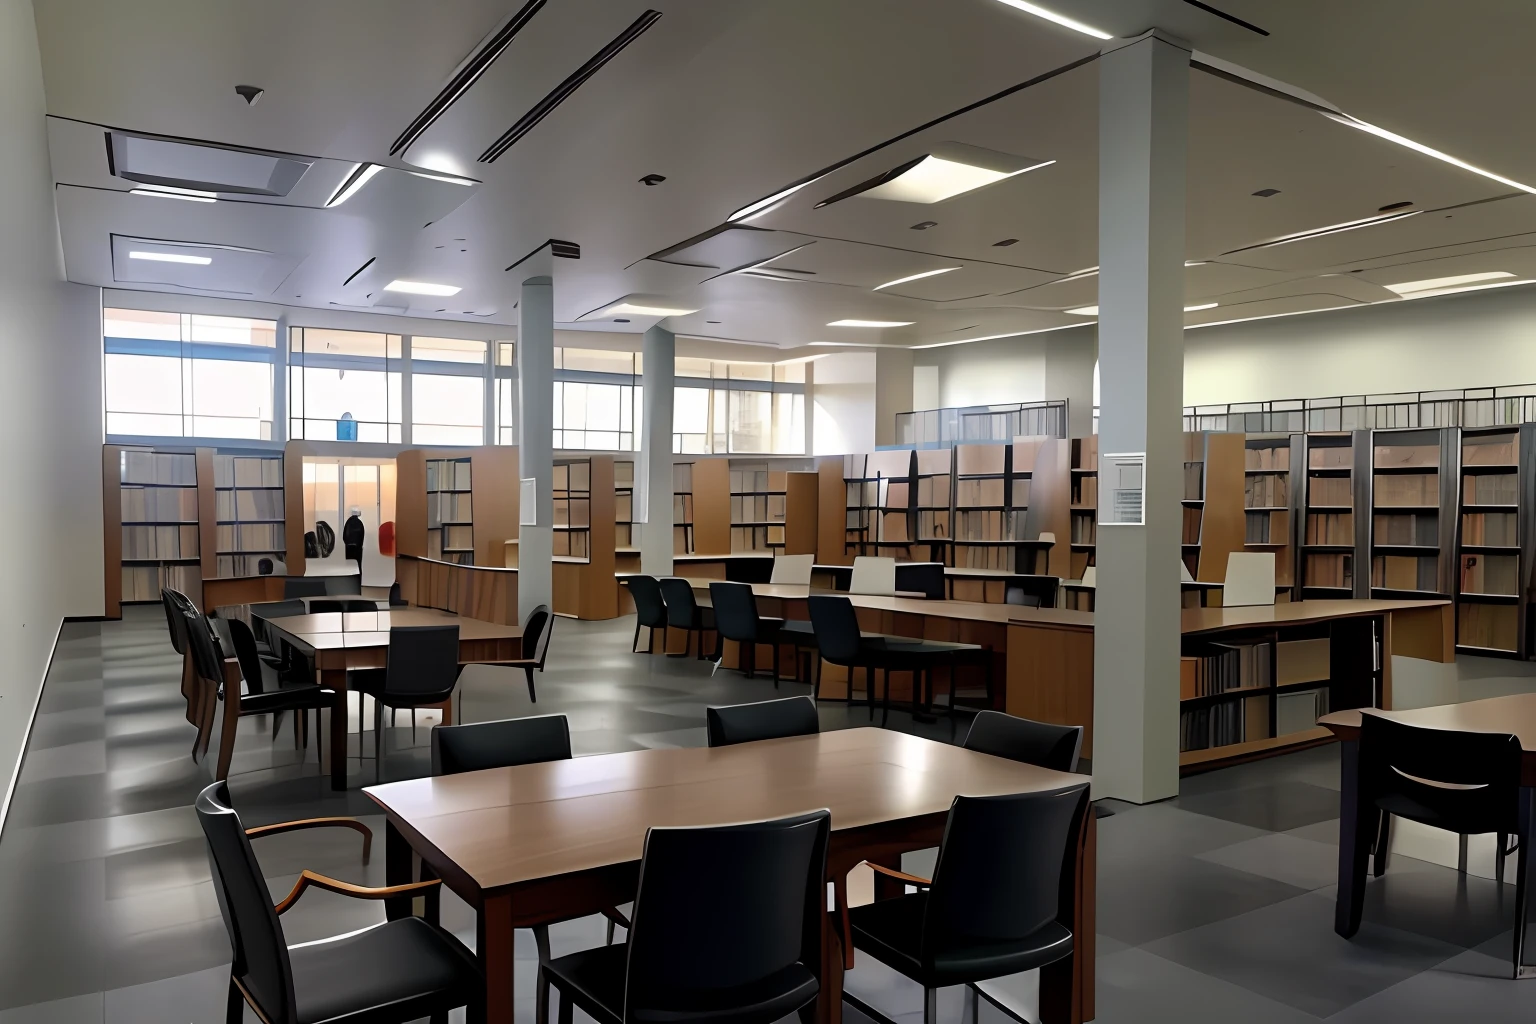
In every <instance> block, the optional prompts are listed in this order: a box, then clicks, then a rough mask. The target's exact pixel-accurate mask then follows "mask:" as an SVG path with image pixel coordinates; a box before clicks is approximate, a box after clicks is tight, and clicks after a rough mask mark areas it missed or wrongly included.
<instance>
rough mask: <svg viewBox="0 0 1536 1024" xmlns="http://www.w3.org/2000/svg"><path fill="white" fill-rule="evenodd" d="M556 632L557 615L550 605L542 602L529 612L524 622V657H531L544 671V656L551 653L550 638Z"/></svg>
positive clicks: (540, 669)
mask: <svg viewBox="0 0 1536 1024" xmlns="http://www.w3.org/2000/svg"><path fill="white" fill-rule="evenodd" d="M554 634H555V617H554V615H553V614H552V613H551V612H550V610H549V605H547V604H541V605H539V606H538V607H537V608H535V609H534V610H533V611H531V612H529V613H528V621H526V622H524V623H523V657H524V658H526V659H531V660H532V661H533V662H534V663H535V664H536V665H538V666H539V671H540V672H542V671H544V658H545V656H546V655H548V654H549V638H550V637H552V636H554Z"/></svg>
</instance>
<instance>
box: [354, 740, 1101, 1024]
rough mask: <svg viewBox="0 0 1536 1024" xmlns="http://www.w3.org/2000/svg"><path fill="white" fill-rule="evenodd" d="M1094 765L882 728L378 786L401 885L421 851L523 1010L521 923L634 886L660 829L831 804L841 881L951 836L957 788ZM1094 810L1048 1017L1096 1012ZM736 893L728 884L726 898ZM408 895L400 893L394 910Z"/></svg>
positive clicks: (1072, 780)
mask: <svg viewBox="0 0 1536 1024" xmlns="http://www.w3.org/2000/svg"><path fill="white" fill-rule="evenodd" d="M1085 781H1087V777H1086V776H1083V775H1069V774H1065V773H1062V772H1053V771H1049V770H1047V769H1044V768H1036V767H1034V766H1032V765H1025V764H1020V763H1018V762H1014V761H1007V760H1004V759H1002V758H997V757H992V756H991V755H988V754H978V753H975V752H972V751H968V750H964V749H962V748H960V747H956V746H951V745H949V744H945V743H936V742H933V741H931V740H925V739H920V738H918V737H915V736H908V735H905V734H902V733H897V732H889V731H886V730H882V729H847V730H842V731H839V732H828V733H822V734H820V735H816V736H797V737H793V738H789V739H779V740H765V741H761V742H757V743H742V744H737V745H734V746H728V747H717V748H707V747H705V748H699V747H695V748H687V749H681V750H641V751H633V752H629V753H621V754H602V755H598V756H594V757H578V758H575V759H572V760H567V761H551V762H547V763H544V764H531V765H522V766H520V767H516V768H501V769H494V770H491V771H481V772H469V773H465V774H462V775H450V776H442V777H439V778H428V779H415V780H412V781H409V782H392V783H388V784H386V785H382V786H369V787H367V788H366V789H365V790H364V792H365V793H367V794H368V796H369V797H370V798H372V799H373V800H374V802H375V803H377V804H378V805H379V806H380V807H381V808H383V810H384V814H385V816H386V818H387V819H388V823H387V827H386V838H385V850H386V867H385V872H386V876H387V879H388V884H391V885H394V884H398V883H400V882H404V881H408V880H409V876H410V870H411V856H410V855H411V852H412V851H414V852H415V853H417V854H418V855H420V856H421V858H422V859H423V860H424V861H425V862H426V863H428V864H430V865H432V867H433V868H434V869H435V870H436V872H437V874H438V876H439V877H440V878H442V879H443V881H444V884H446V885H447V886H448V887H449V888H450V889H452V890H453V891H454V892H455V893H457V894H458V895H459V896H460V897H461V898H462V899H463V900H465V901H466V902H467V903H469V905H470V906H472V907H474V908H475V911H476V914H477V918H478V925H477V931H476V936H477V938H476V951H477V954H478V956H479V958H480V963H481V966H482V968H483V969H484V971H485V976H486V986H487V1007H488V1011H489V1012H488V1019H489V1021H490V1022H491V1024H509V1022H510V1021H511V1020H512V1007H513V1005H514V1004H513V992H512V975H513V942H512V930H513V929H514V928H526V927H529V926H531V925H535V924H540V923H547V922H553V921H559V920H565V919H568V918H571V917H575V916H580V915H585V914H593V913H597V912H598V911H599V910H601V909H602V908H604V907H610V906H614V905H617V904H621V903H625V902H627V901H629V900H631V899H633V898H634V896H635V888H636V883H637V880H638V877H639V867H640V856H641V852H642V849H643V845H644V840H645V832H646V829H648V828H650V827H652V826H667V825H670V826H699V825H712V824H720V823H724V822H736V821H748V820H758V819H768V818H778V817H784V816H787V815H791V814H799V813H802V812H805V811H810V810H815V809H818V808H822V807H826V808H829V809H830V810H831V812H832V841H831V845H830V849H829V851H828V856H827V872H828V878H829V880H830V879H836V878H843V877H846V875H847V874H848V872H849V871H850V870H852V869H853V868H854V867H855V866H857V865H858V864H859V863H860V862H862V861H866V860H869V861H876V862H879V863H881V864H889V865H892V866H898V865H899V862H900V856H901V854H902V853H903V852H905V851H908V850H920V849H925V848H928V847H933V846H937V845H938V843H939V840H940V837H941V835H942V833H943V829H944V822H945V818H946V816H947V814H948V812H949V807H950V804H951V803H952V802H953V800H954V797H955V796H956V795H957V794H960V793H964V794H967V795H972V796H989V795H1001V794H1007V793H1024V792H1046V791H1051V790H1056V789H1060V788H1063V787H1066V786H1071V785H1077V784H1080V783H1082V782H1085ZM1094 828H1095V826H1094V816H1093V814H1092V813H1091V812H1090V813H1088V814H1086V815H1084V818H1083V822H1082V825H1081V828H1080V831H1079V833H1078V835H1077V836H1076V837H1075V844H1076V845H1075V855H1074V857H1073V859H1072V862H1071V864H1070V865H1069V866H1068V869H1067V870H1068V873H1069V874H1070V877H1068V875H1067V874H1064V876H1063V883H1064V885H1066V886H1067V889H1068V891H1070V892H1071V893H1072V894H1073V895H1072V901H1073V915H1072V916H1073V920H1072V931H1073V934H1074V936H1075V941H1076V952H1075V953H1074V955H1073V956H1072V957H1070V958H1068V959H1066V960H1062V961H1059V962H1058V963H1057V964H1053V965H1051V966H1049V967H1046V968H1045V969H1044V970H1042V971H1041V977H1040V1006H1041V1014H1042V1018H1043V1019H1044V1020H1046V1021H1049V1022H1051V1024H1067V1022H1070V1024H1078V1022H1080V1021H1085V1020H1091V1019H1092V1018H1093V1016H1094V1008H1093V984H1094V980H1093V979H1094V962H1093V958H1094V921H1095V918H1094V864H1095V831H1094ZM720 895H721V896H722V898H729V894H720ZM406 912H408V906H401V905H399V904H398V903H396V904H392V905H391V907H390V910H389V913H390V915H391V916H392V917H393V916H400V915H403V914H404V913H406ZM842 964H843V952H842V942H841V939H840V937H839V935H838V932H837V930H836V925H835V923H834V922H833V921H832V916H831V915H830V914H829V915H826V918H825V920H824V923H823V927H822V950H821V964H820V970H819V972H818V973H819V975H820V978H821V994H820V996H819V1000H818V1006H817V1017H818V1020H820V1021H821V1022H823V1024H837V1022H838V1021H839V1020H840V1019H841V1015H842V981H843V966H842Z"/></svg>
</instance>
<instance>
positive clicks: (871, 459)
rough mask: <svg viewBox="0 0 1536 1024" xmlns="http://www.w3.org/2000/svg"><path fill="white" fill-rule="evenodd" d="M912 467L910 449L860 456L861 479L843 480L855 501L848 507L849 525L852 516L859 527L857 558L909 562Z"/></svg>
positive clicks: (914, 490) (912, 518) (913, 488)
mask: <svg viewBox="0 0 1536 1024" xmlns="http://www.w3.org/2000/svg"><path fill="white" fill-rule="evenodd" d="M916 465H917V457H916V452H915V451H913V450H912V449H910V448H899V449H887V450H884V451H877V452H873V453H871V454H869V455H867V456H864V476H863V477H861V478H859V479H857V480H853V479H849V480H847V483H849V484H850V485H853V486H850V487H849V494H850V497H853V496H854V495H855V492H856V494H857V497H858V504H857V505H854V504H852V503H850V504H849V506H848V511H849V513H850V517H849V518H850V522H852V521H853V519H854V516H855V515H856V516H857V518H858V521H859V522H860V523H861V524H862V526H861V528H860V533H861V539H860V541H859V550H858V551H857V552H856V553H857V554H861V555H884V556H886V557H889V558H895V559H898V560H900V561H910V560H912V558H913V552H914V548H915V546H916V545H915V544H914V542H913V537H914V534H913V532H912V530H913V522H914V514H913V499H914V498H915V497H916V493H915V492H916V488H915V487H914V486H913V483H914V475H915V473H916Z"/></svg>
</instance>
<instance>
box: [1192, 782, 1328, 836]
mask: <svg viewBox="0 0 1536 1024" xmlns="http://www.w3.org/2000/svg"><path fill="white" fill-rule="evenodd" d="M1175 802H1176V803H1177V804H1178V806H1179V807H1181V808H1183V809H1184V810H1186V811H1194V812H1195V813H1196V814H1204V815H1208V816H1209V817H1212V818H1220V819H1222V820H1224V821H1235V822H1239V823H1241V824H1244V825H1251V826H1253V827H1254V828H1262V829H1265V830H1267V831H1270V832H1284V831H1287V830H1288V829H1293V828H1299V827H1300V826H1302V825H1310V824H1312V823H1313V822H1318V821H1326V820H1328V819H1329V818H1337V817H1338V816H1339V794H1338V792H1337V791H1336V790H1332V789H1325V788H1324V787H1322V786H1315V785H1313V784H1312V783H1310V782H1293V781H1281V782H1276V783H1273V784H1271V785H1263V786H1249V787H1245V788H1243V789H1228V790H1221V791H1218V792H1211V793H1195V794H1191V795H1189V796H1180V797H1178V798H1177V800H1176V801H1175Z"/></svg>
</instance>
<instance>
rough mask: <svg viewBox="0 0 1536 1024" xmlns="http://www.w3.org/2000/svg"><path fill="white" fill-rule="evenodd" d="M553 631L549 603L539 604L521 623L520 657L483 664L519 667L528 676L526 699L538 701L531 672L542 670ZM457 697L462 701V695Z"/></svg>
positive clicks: (547, 655)
mask: <svg viewBox="0 0 1536 1024" xmlns="http://www.w3.org/2000/svg"><path fill="white" fill-rule="evenodd" d="M554 633H555V616H554V614H553V613H552V612H550V610H549V605H547V604H541V605H539V606H538V607H536V608H534V610H533V611H531V612H529V613H528V621H526V622H524V623H523V635H522V637H521V643H522V655H523V656H522V657H521V658H514V659H512V660H511V661H492V662H485V663H484V664H488V665H496V666H498V667H500V668H520V669H522V670H523V674H524V675H525V676H527V677H528V699H529V700H530V701H532V702H533V703H535V704H537V703H538V702H539V695H538V693H537V692H535V690H534V688H533V673H534V672H535V671H537V672H543V671H544V659H545V658H547V657H549V639H550V637H552V636H553V635H554ZM459 699H460V700H461V701H462V700H463V699H464V698H463V695H462V694H461V695H460V697H459Z"/></svg>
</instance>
